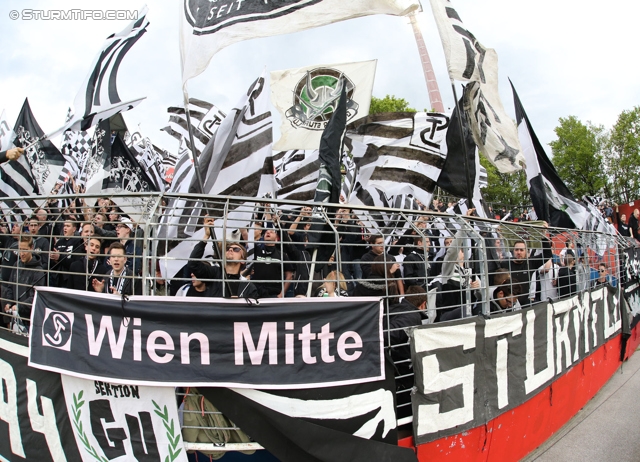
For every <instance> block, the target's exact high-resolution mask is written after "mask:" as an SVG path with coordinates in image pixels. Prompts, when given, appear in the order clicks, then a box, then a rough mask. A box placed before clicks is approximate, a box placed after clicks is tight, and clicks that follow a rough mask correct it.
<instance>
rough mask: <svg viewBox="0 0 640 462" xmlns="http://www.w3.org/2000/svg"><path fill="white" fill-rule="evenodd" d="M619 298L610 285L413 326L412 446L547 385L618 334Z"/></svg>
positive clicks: (479, 420)
mask: <svg viewBox="0 0 640 462" xmlns="http://www.w3.org/2000/svg"><path fill="white" fill-rule="evenodd" d="M618 297H619V293H618V291H617V289H615V288H612V287H608V286H607V287H601V288H598V289H594V290H592V291H590V292H585V293H583V294H582V295H581V296H575V297H572V298H569V299H566V300H562V301H559V302H555V303H542V304H538V305H536V306H534V307H531V308H528V309H525V310H521V311H516V312H513V313H507V314H504V315H501V316H495V317H492V318H491V319H484V318H482V317H474V318H469V319H465V320H460V321H455V322H451V323H447V325H430V326H423V327H418V328H416V329H413V330H412V331H411V333H410V339H411V341H410V343H411V355H412V361H413V364H414V369H415V386H416V392H415V393H413V394H412V407H413V416H414V419H413V426H414V435H415V441H416V444H423V443H427V442H430V441H434V440H436V439H439V438H442V437H445V436H450V435H453V434H457V433H460V432H464V431H465V430H469V429H471V428H475V427H478V426H480V425H483V424H485V423H487V422H488V421H490V420H491V419H494V418H495V417H497V416H498V415H500V414H502V413H504V412H507V411H509V410H511V409H513V408H515V407H517V406H519V405H520V404H522V403H524V402H525V401H527V400H529V399H530V398H532V397H533V396H534V395H535V394H537V393H539V392H541V391H542V390H544V389H545V388H546V387H548V386H549V385H550V384H551V383H552V382H553V381H554V380H556V379H557V378H558V377H559V376H560V375H563V374H564V373H566V372H567V371H568V370H569V369H571V368H572V367H573V366H574V365H575V364H577V363H579V362H580V361H582V360H583V359H585V358H586V357H587V356H589V355H590V354H591V353H593V352H594V351H595V350H596V349H597V348H598V347H600V346H601V345H603V344H604V343H605V342H606V341H607V340H609V339H611V338H612V337H614V336H615V335H616V334H618V333H619V332H620V331H621V327H622V320H621V315H620V310H619V306H620V305H619V303H618V301H619V300H618Z"/></svg>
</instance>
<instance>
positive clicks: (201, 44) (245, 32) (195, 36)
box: [180, 0, 420, 86]
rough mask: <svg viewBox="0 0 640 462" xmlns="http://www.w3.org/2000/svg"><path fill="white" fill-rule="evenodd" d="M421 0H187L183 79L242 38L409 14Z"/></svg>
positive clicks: (182, 28)
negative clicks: (364, 17) (347, 21)
mask: <svg viewBox="0 0 640 462" xmlns="http://www.w3.org/2000/svg"><path fill="white" fill-rule="evenodd" d="M419 8H420V3H419V2H418V0H348V1H345V0H286V1H285V0H270V1H268V2H267V1H264V0H230V1H228V2H210V1H209V0H183V6H182V12H181V19H180V55H181V58H182V83H183V86H184V84H185V83H186V82H187V80H189V79H191V78H193V77H195V76H197V75H199V74H201V73H202V72H203V71H204V70H205V69H206V68H207V66H208V65H209V61H211V58H212V57H213V55H215V54H216V53H217V52H218V51H220V50H222V49H223V48H225V47H227V46H229V45H232V44H234V43H236V42H240V41H242V40H248V39H252V38H260V37H270V36H273V35H281V34H289V33H292V32H298V31H302V30H306V29H311V28H314V27H319V26H324V25H327V24H331V23H334V22H338V21H344V20H345V19H352V18H358V17H361V16H369V15H372V14H390V15H394V16H404V15H407V14H409V13H411V12H412V11H415V10H417V9H419Z"/></svg>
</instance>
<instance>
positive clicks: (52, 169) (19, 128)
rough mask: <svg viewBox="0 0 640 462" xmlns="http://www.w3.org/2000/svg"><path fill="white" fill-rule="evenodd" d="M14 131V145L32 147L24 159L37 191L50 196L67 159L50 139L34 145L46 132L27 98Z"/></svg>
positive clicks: (27, 150) (26, 152)
mask: <svg viewBox="0 0 640 462" xmlns="http://www.w3.org/2000/svg"><path fill="white" fill-rule="evenodd" d="M13 131H14V132H15V134H16V137H15V139H14V141H13V144H14V145H16V146H18V147H25V146H30V147H29V148H28V149H26V151H25V154H24V156H23V157H24V158H25V159H26V161H27V163H28V164H29V167H30V168H31V175H32V177H33V179H34V180H35V183H36V185H37V190H36V191H37V192H38V194H41V195H46V194H49V193H50V192H51V191H53V190H54V188H55V186H56V181H57V180H58V177H59V175H60V172H61V171H62V168H63V166H64V164H65V159H64V157H63V156H62V154H61V153H60V151H59V150H58V148H56V147H55V146H54V145H53V143H52V142H51V141H49V140H48V139H43V140H40V141H38V142H36V143H35V144H33V142H34V141H35V140H36V139H38V138H41V137H42V136H44V132H43V131H42V129H41V128H40V125H39V124H38V122H37V121H36V118H35V116H34V115H33V112H31V106H29V100H28V99H27V98H25V100H24V104H23V105H22V109H21V110H20V114H19V115H18V119H17V120H16V123H15V125H14V127H13Z"/></svg>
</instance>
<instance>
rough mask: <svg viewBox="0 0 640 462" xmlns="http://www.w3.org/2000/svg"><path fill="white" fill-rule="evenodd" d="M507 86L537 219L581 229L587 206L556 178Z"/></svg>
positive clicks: (523, 113) (525, 115)
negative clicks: (514, 113)
mask: <svg viewBox="0 0 640 462" xmlns="http://www.w3.org/2000/svg"><path fill="white" fill-rule="evenodd" d="M511 89H512V90H513V102H514V104H515V108H516V120H517V122H518V135H519V136H520V144H521V145H522V150H523V152H524V156H525V159H526V162H527V168H526V172H527V183H529V194H530V195H531V203H532V204H533V209H534V210H535V212H536V215H537V216H538V219H539V220H544V221H546V222H547V223H549V225H551V226H556V227H559V228H571V229H572V228H578V229H582V228H583V227H584V225H585V221H586V220H587V217H588V216H589V213H588V211H587V209H586V208H585V207H584V206H583V205H582V204H580V203H578V202H577V201H576V200H575V199H574V197H573V194H571V191H569V188H567V186H566V185H565V184H564V182H563V181H562V180H561V179H560V176H559V175H558V172H557V171H556V169H555V167H554V166H553V164H552V163H551V161H550V160H549V157H547V154H546V153H545V152H544V148H543V147H542V144H540V141H539V140H538V137H537V136H536V133H535V132H534V131H533V128H532V127H531V122H529V117H527V113H526V112H525V110H524V107H523V106H522V102H520V98H519V97H518V93H516V89H515V87H514V86H513V83H511Z"/></svg>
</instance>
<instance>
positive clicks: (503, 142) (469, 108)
mask: <svg viewBox="0 0 640 462" xmlns="http://www.w3.org/2000/svg"><path fill="white" fill-rule="evenodd" d="M431 8H432V10H433V16H434V18H435V20H436V25H437V26H438V32H439V33H440V39H441V40H442V46H443V48H444V52H445V58H446V60H447V68H448V70H449V77H450V78H451V80H452V81H454V80H458V81H462V82H470V83H469V85H467V87H466V88H465V92H464V110H465V111H466V112H467V116H468V118H469V123H470V126H471V128H472V133H473V138H474V140H475V142H476V144H477V145H478V149H479V150H480V151H481V152H482V153H483V154H484V155H485V156H486V157H487V158H488V159H489V160H490V161H491V163H492V164H493V165H495V166H496V168H497V169H498V170H499V171H500V172H502V173H513V172H516V171H518V170H522V168H523V165H522V164H524V156H523V155H522V148H521V147H520V142H519V141H518V132H517V129H516V126H515V125H514V123H513V121H512V120H511V119H510V118H509V116H508V115H507V113H506V112H505V110H504V106H503V105H502V100H501V99H500V94H499V92H498V55H497V53H496V52H495V50H494V49H492V48H486V47H485V46H483V45H482V44H481V43H480V42H479V41H478V40H477V39H476V37H475V36H474V35H473V34H472V33H471V32H470V31H469V30H468V29H467V28H466V27H465V25H464V24H463V23H462V20H461V19H460V16H459V15H458V13H457V12H456V10H455V9H454V8H453V6H452V4H451V2H450V1H449V0H431Z"/></svg>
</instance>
